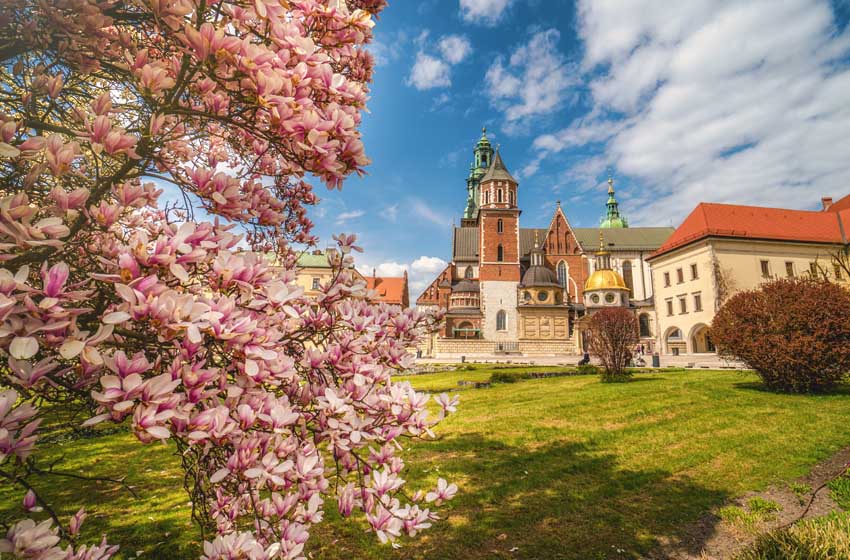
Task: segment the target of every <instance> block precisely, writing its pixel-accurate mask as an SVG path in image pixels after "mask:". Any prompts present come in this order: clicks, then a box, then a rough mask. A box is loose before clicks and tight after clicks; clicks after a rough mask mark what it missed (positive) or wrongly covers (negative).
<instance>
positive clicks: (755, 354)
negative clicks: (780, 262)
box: [711, 278, 850, 393]
mask: <svg viewBox="0 0 850 560" xmlns="http://www.w3.org/2000/svg"><path fill="white" fill-rule="evenodd" d="M711 338H712V340H713V341H714V344H715V345H716V346H717V349H718V352H719V353H720V354H721V355H723V356H726V357H731V358H734V359H737V360H740V361H742V362H744V363H745V364H747V365H748V366H749V367H751V368H752V369H754V370H755V371H756V373H757V374H758V375H759V376H760V377H761V379H762V381H763V382H764V383H765V385H767V386H768V387H770V388H771V389H774V390H780V391H787V392H793V393H809V392H819V391H826V390H829V389H832V388H833V387H835V386H836V385H837V384H838V383H840V382H841V380H842V378H843V377H844V375H845V374H846V373H847V372H848V371H850V292H848V291H847V290H846V289H844V288H843V287H841V286H838V285H837V284H833V283H830V282H827V281H824V280H816V279H808V278H806V279H802V278H788V279H782V280H776V281H773V282H769V283H766V284H763V285H762V286H761V287H760V288H759V289H757V290H749V291H744V292H740V293H738V294H736V295H734V296H733V297H731V298H730V299H729V300H728V301H727V302H726V303H725V304H724V305H723V306H722V307H721V308H720V310H719V311H718V312H717V315H715V317H714V322H713V323H712V326H711Z"/></svg>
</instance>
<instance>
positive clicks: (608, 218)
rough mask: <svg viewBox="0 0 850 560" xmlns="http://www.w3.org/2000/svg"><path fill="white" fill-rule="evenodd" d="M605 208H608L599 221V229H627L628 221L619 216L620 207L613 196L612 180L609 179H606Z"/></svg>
mask: <svg viewBox="0 0 850 560" xmlns="http://www.w3.org/2000/svg"><path fill="white" fill-rule="evenodd" d="M606 206H607V207H608V208H607V211H606V213H605V216H604V217H603V218H602V219H601V220H600V221H599V227H601V228H607V229H611V228H627V227H629V221H628V220H627V219H626V217H625V216H621V215H620V205H619V204H618V203H617V198H616V197H615V196H614V179H612V178H611V177H609V178H608V202H607V203H606Z"/></svg>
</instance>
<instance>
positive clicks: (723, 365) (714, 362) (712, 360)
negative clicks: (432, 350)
mask: <svg viewBox="0 0 850 560" xmlns="http://www.w3.org/2000/svg"><path fill="white" fill-rule="evenodd" d="M659 358H660V361H661V367H692V368H703V369H746V367H745V366H744V365H743V364H741V363H739V362H734V361H730V360H724V359H723V358H720V357H719V356H718V355H717V354H680V355H679V356H665V355H662V356H659ZM643 359H644V360H645V361H646V365H647V366H651V365H652V356H650V355H646V356H644V357H643ZM579 360H581V356H519V355H515V356H506V355H495V354H494V355H491V356H475V357H474V358H470V359H469V360H467V361H468V362H473V363H489V364H529V365H540V366H569V365H576V364H577V363H578V361H579ZM591 362H592V363H597V360H595V359H592V360H591ZM416 363H417V364H459V363H461V359H460V358H441V359H434V358H419V359H417V360H416Z"/></svg>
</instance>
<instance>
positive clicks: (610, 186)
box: [608, 176, 614, 194]
mask: <svg viewBox="0 0 850 560" xmlns="http://www.w3.org/2000/svg"><path fill="white" fill-rule="evenodd" d="M608 194H614V178H613V177H610V176H609V177H608Z"/></svg>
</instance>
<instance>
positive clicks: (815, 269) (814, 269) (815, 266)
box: [809, 262, 818, 276]
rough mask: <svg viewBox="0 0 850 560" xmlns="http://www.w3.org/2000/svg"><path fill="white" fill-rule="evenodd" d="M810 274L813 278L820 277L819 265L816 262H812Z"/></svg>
mask: <svg viewBox="0 0 850 560" xmlns="http://www.w3.org/2000/svg"><path fill="white" fill-rule="evenodd" d="M809 273H811V275H812V276H817V275H818V263H816V262H810V263H809Z"/></svg>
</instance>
